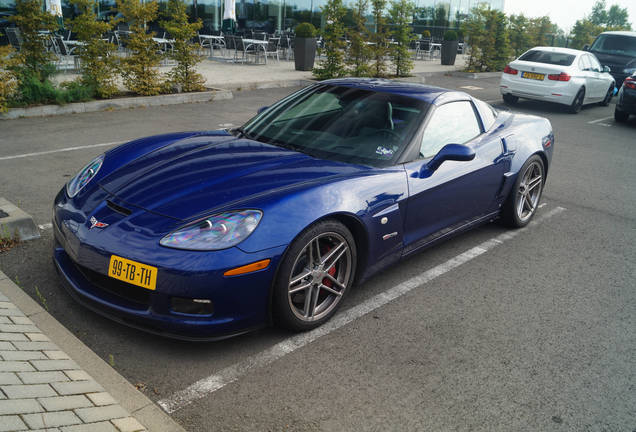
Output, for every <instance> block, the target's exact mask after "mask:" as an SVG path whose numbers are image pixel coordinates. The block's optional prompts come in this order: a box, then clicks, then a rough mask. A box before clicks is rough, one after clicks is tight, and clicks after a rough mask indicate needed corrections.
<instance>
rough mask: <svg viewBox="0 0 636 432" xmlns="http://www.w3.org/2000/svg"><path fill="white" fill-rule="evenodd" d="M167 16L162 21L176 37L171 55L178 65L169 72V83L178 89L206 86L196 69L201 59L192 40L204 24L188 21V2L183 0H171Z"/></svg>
mask: <svg viewBox="0 0 636 432" xmlns="http://www.w3.org/2000/svg"><path fill="white" fill-rule="evenodd" d="M164 16H165V17H166V18H167V19H166V20H164V21H161V26H162V27H163V28H165V29H166V30H167V31H168V33H170V35H171V36H172V38H173V39H174V44H173V50H172V51H171V52H170V54H169V56H170V58H172V59H173V60H175V61H176V62H177V65H176V66H175V67H174V68H172V70H171V71H170V72H168V76H169V81H168V85H170V86H172V87H176V89H177V91H184V92H192V91H200V90H203V89H204V88H205V87H204V86H203V83H205V79H204V78H203V76H202V75H201V74H199V73H197V71H196V65H197V63H199V62H200V61H201V57H199V55H197V53H196V48H195V46H194V45H193V44H191V43H190V40H191V39H192V38H193V37H195V36H196V35H197V31H198V30H199V29H200V28H201V27H202V26H203V24H201V20H197V21H195V22H192V23H191V22H189V21H188V14H187V13H186V4H185V3H184V2H183V1H182V0H170V1H169V2H168V6H167V8H166V11H165V13H164Z"/></svg>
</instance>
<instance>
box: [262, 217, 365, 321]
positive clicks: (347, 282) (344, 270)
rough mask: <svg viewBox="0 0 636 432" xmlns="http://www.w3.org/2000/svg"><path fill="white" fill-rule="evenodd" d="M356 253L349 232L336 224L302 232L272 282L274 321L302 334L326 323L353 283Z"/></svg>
mask: <svg viewBox="0 0 636 432" xmlns="http://www.w3.org/2000/svg"><path fill="white" fill-rule="evenodd" d="M356 253H357V250H356V244H355V241H354V239H353V236H352V235H351V232H350V231H349V230H348V229H347V227H345V226H344V225H343V224H341V223H340V222H338V221H335V220H326V221H322V222H319V223H317V224H315V225H313V226H311V227H309V228H308V229H306V230H305V231H303V232H302V233H301V234H300V235H299V236H298V238H297V239H296V240H295V241H294V242H293V243H292V245H291V246H290V248H289V250H288V251H287V253H286V254H285V258H284V259H283V262H282V263H281V265H280V268H279V271H278V275H277V278H276V281H275V283H274V293H273V294H274V296H273V299H272V308H273V311H272V312H273V318H274V321H275V322H276V323H277V324H278V325H280V326H281V327H284V328H287V329H289V330H294V331H305V330H311V329H313V328H316V327H318V326H320V325H321V324H323V323H324V322H326V321H327V320H329V318H331V317H332V316H333V314H334V313H335V312H336V310H337V309H338V307H339V306H340V304H341V303H342V299H343V298H344V296H345V294H346V293H347V291H348V289H349V288H350V287H351V285H352V284H353V280H354V276H355V271H356Z"/></svg>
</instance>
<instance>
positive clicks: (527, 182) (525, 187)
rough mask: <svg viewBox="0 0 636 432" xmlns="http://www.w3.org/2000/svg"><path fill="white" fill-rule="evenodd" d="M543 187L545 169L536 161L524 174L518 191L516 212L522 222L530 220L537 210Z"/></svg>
mask: <svg viewBox="0 0 636 432" xmlns="http://www.w3.org/2000/svg"><path fill="white" fill-rule="evenodd" d="M542 186H543V168H542V166H541V164H540V163H539V162H538V161H534V162H532V163H531V164H530V165H528V167H527V168H526V170H525V171H524V172H523V174H522V177H521V182H520V183H519V188H518V189H517V200H516V212H517V217H518V218H519V220H520V221H521V222H526V221H527V220H529V219H530V218H531V217H532V215H533V214H534V212H535V211H536V210H537V206H538V204H539V198H540V197H541V189H542Z"/></svg>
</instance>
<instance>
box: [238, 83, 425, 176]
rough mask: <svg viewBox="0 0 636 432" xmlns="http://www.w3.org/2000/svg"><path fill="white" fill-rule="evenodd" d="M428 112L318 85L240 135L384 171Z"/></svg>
mask: <svg viewBox="0 0 636 432" xmlns="http://www.w3.org/2000/svg"><path fill="white" fill-rule="evenodd" d="M427 109H428V104H427V103H426V102H424V101H421V100H418V99H414V98H409V97H405V96H399V95H395V94H390V93H380V92H374V91H369V90H362V89H358V88H351V87H340V86H334V85H327V84H317V85H314V86H310V87H307V88H305V89H303V90H300V91H299V92H296V93H294V94H292V95H291V96H288V97H287V98H285V99H283V100H281V101H280V102H278V103H276V104H275V105H273V106H272V107H270V108H269V109H267V110H265V111H264V112H262V113H261V114H259V115H257V116H256V117H254V118H253V119H251V120H250V121H249V122H247V123H246V124H245V125H244V127H243V128H242V129H241V130H240V131H241V132H243V134H244V135H245V136H246V137H247V138H250V139H254V140H257V141H261V142H265V143H270V144H273V145H277V146H281V147H285V148H290V149H292V150H296V151H299V152H302V153H306V154H309V155H311V156H314V157H318V158H323V159H332V160H338V161H342V162H349V163H357V164H362V165H371V166H387V165H391V164H393V163H395V162H396V161H397V159H398V157H399V156H400V154H401V153H402V151H403V150H404V148H405V147H406V145H407V144H408V143H409V141H410V140H411V138H412V136H413V134H414V133H415V131H416V130H417V127H418V125H420V124H421V120H422V118H423V116H424V114H425V113H426V110H427Z"/></svg>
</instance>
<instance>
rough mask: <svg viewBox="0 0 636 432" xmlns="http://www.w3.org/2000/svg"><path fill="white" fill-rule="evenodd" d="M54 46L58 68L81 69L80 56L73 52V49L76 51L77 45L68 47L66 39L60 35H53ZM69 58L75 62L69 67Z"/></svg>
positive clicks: (65, 69) (64, 69)
mask: <svg viewBox="0 0 636 432" xmlns="http://www.w3.org/2000/svg"><path fill="white" fill-rule="evenodd" d="M53 47H54V50H55V54H56V55H57V58H58V61H57V62H56V65H55V66H56V68H57V69H58V70H63V71H67V70H69V69H71V70H75V71H76V70H79V57H78V56H76V55H74V54H73V51H75V48H76V47H72V48H70V47H68V46H67V45H66V43H65V41H64V38H63V37H62V36H60V35H54V36H53ZM68 60H71V61H72V62H73V67H72V68H69V67H67V66H69V61H68Z"/></svg>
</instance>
